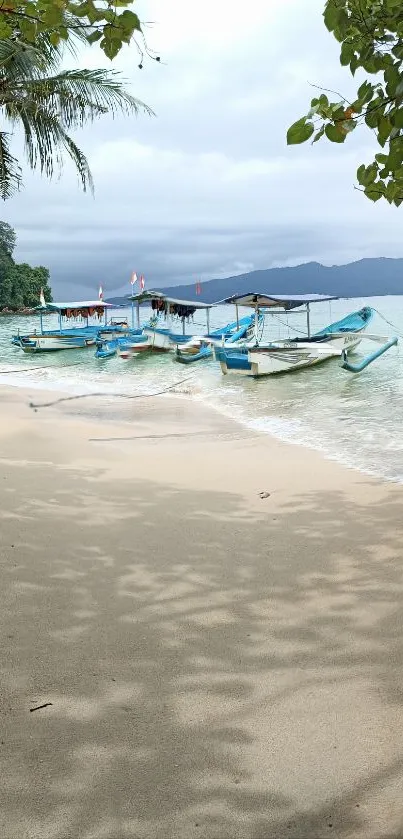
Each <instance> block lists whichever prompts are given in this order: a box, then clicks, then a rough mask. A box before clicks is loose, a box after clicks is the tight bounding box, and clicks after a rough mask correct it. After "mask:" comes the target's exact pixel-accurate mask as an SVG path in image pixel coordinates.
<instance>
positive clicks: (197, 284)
mask: <svg viewBox="0 0 403 839" xmlns="http://www.w3.org/2000/svg"><path fill="white" fill-rule="evenodd" d="M196 294H201V285H200V283H199V282H197V283H196Z"/></svg>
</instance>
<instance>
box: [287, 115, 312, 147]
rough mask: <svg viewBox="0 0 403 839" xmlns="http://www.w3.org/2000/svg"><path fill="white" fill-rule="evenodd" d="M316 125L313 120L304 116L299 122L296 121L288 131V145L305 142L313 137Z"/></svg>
mask: <svg viewBox="0 0 403 839" xmlns="http://www.w3.org/2000/svg"><path fill="white" fill-rule="evenodd" d="M314 130H315V129H314V127H313V125H312V123H311V122H307V118H306V117H302V119H299V120H298V121H297V122H294V124H293V125H291V126H290V128H289V129H288V131H287V145H288V146H293V145H297V144H299V143H305V142H306V141H307V140H309V138H310V137H312V134H313V132H314Z"/></svg>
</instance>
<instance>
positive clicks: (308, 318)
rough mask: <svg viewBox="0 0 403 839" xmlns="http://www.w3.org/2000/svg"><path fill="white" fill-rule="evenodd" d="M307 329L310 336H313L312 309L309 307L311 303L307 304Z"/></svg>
mask: <svg viewBox="0 0 403 839" xmlns="http://www.w3.org/2000/svg"><path fill="white" fill-rule="evenodd" d="M306 331H307V334H308V338H310V337H311V311H310V308H309V303H307V305H306Z"/></svg>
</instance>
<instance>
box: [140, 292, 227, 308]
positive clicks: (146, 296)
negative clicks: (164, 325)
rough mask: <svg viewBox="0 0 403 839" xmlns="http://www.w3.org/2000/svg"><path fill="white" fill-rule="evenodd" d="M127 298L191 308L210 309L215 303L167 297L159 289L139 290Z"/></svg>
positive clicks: (141, 301)
mask: <svg viewBox="0 0 403 839" xmlns="http://www.w3.org/2000/svg"><path fill="white" fill-rule="evenodd" d="M128 300H132V301H133V302H134V303H151V302H152V301H153V300H156V301H157V300H161V301H162V302H165V303H166V304H169V305H170V306H187V307H189V308H192V309H211V308H212V307H213V306H215V303H202V302H201V300H181V299H180V298H179V297H168V296H167V295H166V294H163V293H162V292H161V291H141V292H140V293H139V294H129V295H128Z"/></svg>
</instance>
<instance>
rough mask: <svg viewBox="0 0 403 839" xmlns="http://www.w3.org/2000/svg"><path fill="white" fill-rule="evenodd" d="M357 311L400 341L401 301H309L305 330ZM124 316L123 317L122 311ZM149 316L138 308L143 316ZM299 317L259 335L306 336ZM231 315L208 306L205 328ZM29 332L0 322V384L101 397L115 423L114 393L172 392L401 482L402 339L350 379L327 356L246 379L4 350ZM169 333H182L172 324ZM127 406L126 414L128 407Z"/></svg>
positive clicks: (156, 363) (209, 368)
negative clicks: (370, 313)
mask: <svg viewBox="0 0 403 839" xmlns="http://www.w3.org/2000/svg"><path fill="white" fill-rule="evenodd" d="M362 306H372V307H373V308H374V309H376V310H377V313H376V315H375V317H374V319H373V321H372V323H371V324H370V326H369V328H368V331H370V332H371V333H376V334H379V335H385V336H391V335H393V334H395V333H396V332H400V333H401V334H402V335H403V296H399V297H396V296H394V297H391V296H390V297H378V298H365V299H355V300H337V301H332V302H331V303H322V304H314V305H312V306H311V328H312V331H313V332H314V331H317V330H319V329H321V328H322V327H323V326H325V325H326V324H328V323H330V322H332V321H335V320H339V319H340V318H341V317H344V316H345V315H346V314H348V313H349V312H352V311H355V310H356V309H360V308H361V307H362ZM378 313H380V314H378ZM120 314H121V312H119V315H120ZM127 314H128V316H129V321H130V317H131V314H130V311H128V313H127ZM241 314H242V315H244V314H247V310H245V311H242V313H241ZM381 315H382V316H383V317H384V318H386V319H387V321H390V323H392V324H393V325H394V327H392V326H391V325H390V324H387V323H385V321H384V320H383V319H382V317H381ZM148 316H149V312H147V310H144V312H142V319H146V318H147V317H148ZM305 317H306V316H305V315H304V314H303V313H298V312H292V313H289V314H287V313H281V314H280V315H279V316H271V315H270V316H268V317H267V318H266V324H265V337H267V338H268V339H269V338H271V339H273V340H275V339H278V338H285V337H287V336H288V335H292V336H296V335H300V334H302V333H305V334H306V320H305ZM232 319H235V311H234V309H233V308H232V307H229V306H225V307H224V306H223V307H217V308H215V309H212V310H211V314H210V328H211V329H213V328H214V327H217V326H221V325H223V324H224V323H226V322H228V321H230V320H232ZM38 326H39V324H38V318H37V317H35V316H33V317H29V318H27V317H17V316H14V317H2V318H0V353H1V361H0V383H3V384H7V385H16V386H21V387H29V388H30V389H31V390H33V389H34V388H41V389H48V390H53V391H64V392H67V393H71V394H81V393H82V394H85V393H91V392H94V391H96V392H98V393H103V394H105V395H104V397H100V399H102V398H103V399H104V400H105V401H107V402H109V403H110V404H112V403H113V405H114V415H115V416H116V418H117V419H118V418H119V415H120V411H121V407H119V406H122V402H123V400H121V399H117V398H116V397H115V396H114V394H117V393H121V394H127V395H135V394H142V393H144V394H151V393H155V392H157V391H160V390H162V389H164V388H167V387H170V386H172V387H173V388H174V389H175V391H176V392H182V393H183V392H184V393H186V394H187V395H188V396H190V398H193V399H195V400H199V401H203V402H204V403H206V404H208V405H210V406H211V407H213V408H215V409H216V410H219V411H221V412H223V413H225V414H228V415H229V416H231V417H232V418H233V419H234V418H235V419H237V420H238V421H239V422H240V423H242V424H243V425H245V426H247V427H250V428H252V429H257V430H259V431H261V432H266V433H269V434H273V435H275V436H277V437H279V438H281V439H283V440H287V441H288V442H290V443H299V444H302V445H305V446H309V447H312V448H314V449H318V450H320V451H322V452H323V453H324V454H325V455H326V456H327V457H330V458H333V459H335V460H337V461H340V462H342V463H345V464H347V465H349V466H352V467H355V468H357V469H360V470H362V471H364V472H368V473H371V474H374V475H379V476H382V477H384V478H387V479H390V480H396V481H403V431H402V429H403V338H402V340H401V346H400V348H399V346H398V347H397V348H392V349H391V350H389V352H387V353H385V355H383V356H382V357H381V358H380V359H378V360H377V361H375V362H374V363H373V364H372V365H370V366H369V367H368V368H367V369H366V370H364V371H363V372H362V373H361V374H359V375H353V374H351V373H348V372H346V371H345V370H343V369H342V368H341V367H340V362H339V360H338V359H332V360H331V361H329V362H326V363H325V364H323V365H318V366H317V367H313V368H308V369H306V370H300V371H299V372H296V373H293V374H289V375H283V376H277V377H276V376H270V377H268V378H263V379H259V380H254V379H250V378H245V377H241V376H235V375H228V376H223V375H222V373H221V369H220V367H219V365H218V364H217V363H215V362H214V361H202V362H197V363H195V364H190V365H186V366H185V365H180V364H178V363H176V362H175V361H174V357H173V354H172V353H169V354H155V355H148V354H143V355H141V356H139V357H136V358H135V359H134V360H130V361H126V362H125V361H123V360H122V359H120V358H119V357H117V356H116V357H113V358H111V359H105V360H100V359H99V360H98V359H96V358H95V347H91V348H88V349H85V350H79V351H77V350H65V351H63V352H54V353H49V354H46V353H38V354H32V355H28V354H25V353H23V352H22V351H21V350H19V349H18V348H16V347H13V346H12V344H11V335H12V334H14V333H16V332H17V331H18V329H19V330H20V331H21V333H26V332H29V331H30V330H31V329H35V328H36V329H37V328H38ZM56 326H57V321H56V318H55V317H54V316H49V317H47V318H46V319H45V328H48V329H51V328H54V327H56ZM205 329H206V325H205V313H204V312H202V311H201V312H198V313H196V315H195V318H194V322H193V323H190V324H189V325H188V326H187V331H188V332H189V334H196V333H197V334H200V333H202V332H204V331H205ZM177 330H178V332H179V333H180V332H181V325H180V324H179V323H178V325H177ZM377 347H378V345H376V344H374V343H370V342H369V341H368V340H365V339H364V340H363V341H362V344H361V346H360V348H359V350H358V352H359V353H365V354H367V353H369V352H373V351H374V350H375V349H377ZM132 405H133V409H132V410H133V412H134V411H135V405H136V403H135V402H133V403H132ZM125 416H127V413H126V412H125Z"/></svg>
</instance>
